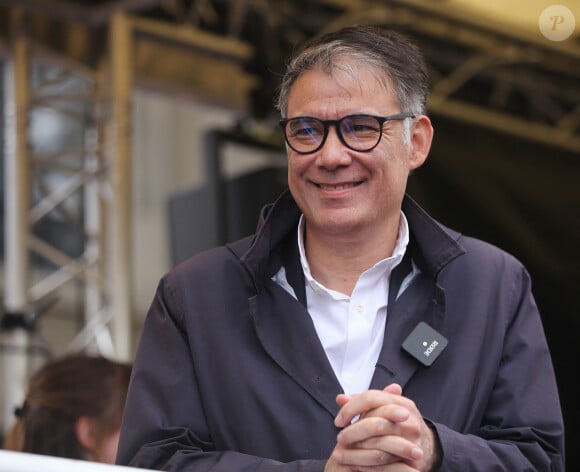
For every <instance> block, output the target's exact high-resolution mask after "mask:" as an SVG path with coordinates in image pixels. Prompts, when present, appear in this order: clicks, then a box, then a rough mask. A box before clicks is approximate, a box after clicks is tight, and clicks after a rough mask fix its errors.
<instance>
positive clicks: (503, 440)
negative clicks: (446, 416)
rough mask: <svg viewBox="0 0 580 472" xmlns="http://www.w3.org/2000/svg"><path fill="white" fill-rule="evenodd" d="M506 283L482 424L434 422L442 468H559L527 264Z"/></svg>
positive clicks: (550, 390) (555, 416)
mask: <svg viewBox="0 0 580 472" xmlns="http://www.w3.org/2000/svg"><path fill="white" fill-rule="evenodd" d="M518 267H519V269H520V270H519V273H517V275H516V276H515V277H514V278H513V281H512V282H513V283H512V284H511V286H509V287H506V290H509V291H511V293H510V296H509V297H508V298H510V299H511V300H512V305H511V307H510V309H509V310H508V311H509V313H508V314H507V316H504V317H500V318H499V319H503V320H504V321H505V323H506V326H505V337H504V339H503V352H502V356H501V360H500V363H499V368H498V371H497V376H496V379H495V382H494V385H493V389H492V391H491V394H490V397H489V399H488V401H487V404H486V406H485V412H484V417H483V418H482V421H481V426H480V427H479V430H478V431H477V432H476V433H475V434H461V433H459V432H457V431H454V430H453V429H451V428H449V427H447V426H445V425H443V424H435V425H434V426H435V428H436V430H437V433H438V436H439V439H440V442H441V445H442V449H443V451H444V460H443V464H442V467H441V470H442V471H466V470H469V471H472V472H474V471H482V472H484V471H490V470H509V471H514V472H515V471H546V472H548V471H551V472H555V471H564V470H565V467H564V428H563V420H562V413H561V407H560V403H559V398H558V391H557V387H556V380H555V375H554V371H553V367H552V361H551V357H550V353H549V350H548V346H547V343H546V339H545V335H544V331H543V327H542V324H541V319H540V315H539V312H538V309H537V306H536V303H535V301H534V298H533V296H532V293H531V282H530V278H529V275H528V273H527V272H526V270H525V269H524V268H523V267H521V266H519V265H518Z"/></svg>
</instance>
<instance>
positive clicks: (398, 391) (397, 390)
mask: <svg viewBox="0 0 580 472" xmlns="http://www.w3.org/2000/svg"><path fill="white" fill-rule="evenodd" d="M383 392H388V393H391V394H393V395H402V394H403V389H402V388H401V386H400V385H399V384H396V383H392V384H390V385H387V386H386V387H385V388H384V389H383Z"/></svg>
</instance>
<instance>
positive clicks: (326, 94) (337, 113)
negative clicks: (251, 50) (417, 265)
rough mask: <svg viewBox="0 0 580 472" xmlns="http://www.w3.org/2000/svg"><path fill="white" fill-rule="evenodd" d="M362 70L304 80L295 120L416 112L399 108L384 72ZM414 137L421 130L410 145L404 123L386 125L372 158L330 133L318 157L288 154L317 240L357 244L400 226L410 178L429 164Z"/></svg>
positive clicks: (293, 107) (291, 113) (293, 103)
mask: <svg viewBox="0 0 580 472" xmlns="http://www.w3.org/2000/svg"><path fill="white" fill-rule="evenodd" d="M356 70H357V73H356V74H354V75H352V74H351V75H349V74H347V73H345V72H341V71H337V72H335V73H334V74H333V75H332V76H331V75H328V74H326V73H325V72H323V71H321V70H318V69H315V70H311V71H308V72H306V73H304V74H302V75H301V76H300V77H299V78H298V79H297V80H296V82H295V83H294V85H293V86H292V89H291V91H290V95H289V97H288V116H287V117H288V118H294V117H298V116H313V117H316V118H320V119H322V120H329V119H334V120H337V119H340V118H342V117H344V116H346V115H352V114H369V115H378V116H387V115H392V114H396V113H399V112H402V111H403V112H404V111H408V110H400V109H399V106H398V104H397V100H396V98H395V95H394V93H393V91H392V90H391V87H389V88H388V89H387V87H385V84H384V83H383V82H382V81H379V80H378V79H377V77H378V74H377V73H376V71H375V72H373V71H372V70H367V69H364V68H359V69H356ZM422 120H423V121H421V126H422V125H425V122H424V121H425V120H426V122H427V123H428V119H427V118H426V117H422ZM428 127H429V129H430V124H429V125H428ZM413 130H415V124H413V128H412V132H411V142H410V143H409V144H404V142H403V122H402V121H389V122H386V123H385V124H384V126H383V136H382V138H381V141H380V142H379V144H378V145H377V146H376V147H375V148H374V149H373V150H371V151H369V152H357V151H353V150H351V149H349V148H347V147H346V146H345V145H344V144H342V142H341V141H340V139H339V138H338V136H337V134H336V129H335V127H334V126H330V129H329V132H328V137H327V139H326V142H325V143H324V146H322V148H321V149H319V150H318V151H316V152H314V153H312V154H304V155H303V154H298V153H296V152H295V151H293V150H292V149H290V148H288V183H289V187H290V191H291V192H292V195H293V196H294V199H295V200H296V202H297V203H298V206H299V207H300V209H301V210H302V212H303V213H304V216H305V218H306V222H307V228H308V232H309V234H311V233H312V232H313V231H316V232H318V234H320V235H322V234H326V235H341V236H349V235H351V236H353V237H356V236H357V235H364V234H369V233H367V232H368V231H371V232H373V234H378V233H374V232H376V231H378V232H379V233H380V232H383V231H392V230H393V228H395V227H398V222H399V215H400V208H401V202H402V199H403V196H404V193H405V188H406V185H407V178H408V175H409V172H410V170H411V169H413V168H415V167H418V166H419V165H421V164H422V163H423V161H424V159H425V157H426V152H420V153H419V154H420V156H419V158H418V157H417V152H416V149H415V147H416V146H414V141H415V137H414V134H415V133H414V131H413ZM429 144H430V135H429ZM427 149H428V146H427ZM423 154H424V156H423Z"/></svg>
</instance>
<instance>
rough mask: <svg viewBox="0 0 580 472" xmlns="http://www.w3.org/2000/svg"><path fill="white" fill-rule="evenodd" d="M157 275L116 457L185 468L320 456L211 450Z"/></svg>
mask: <svg viewBox="0 0 580 472" xmlns="http://www.w3.org/2000/svg"><path fill="white" fill-rule="evenodd" d="M169 292H170V289H168V288H167V286H166V285H165V284H164V281H163V280H162V281H161V282H160V284H159V287H158V289H157V292H156V295H155V298H154V300H153V303H152V304H151V307H150V310H149V313H148V314H147V318H146V320H145V324H144V327H143V332H142V335H141V340H140V342H139V347H138V350H137V355H136V358H135V363H134V366H133V374H132V378H131V383H130V386H129V392H128V396H127V402H126V406H125V412H124V417H123V423H122V427H121V436H120V441H119V450H118V454H117V463H118V464H121V465H131V466H134V467H142V468H149V469H158V470H165V471H179V472H187V471H193V470H195V471H196V472H203V471H212V472H222V471H223V472H237V471H248V472H249V471H257V472H268V471H280V472H282V471H288V472H291V471H296V472H298V471H300V472H302V471H303V472H314V471H322V470H323V469H324V464H325V461H320V460H303V461H294V462H290V463H280V462H277V461H274V460H269V459H266V458H261V457H254V456H250V455H246V454H241V453H237V452H234V451H216V450H215V447H214V445H213V443H212V438H211V434H210V432H209V427H208V424H207V422H206V418H205V416H204V409H203V404H202V401H201V398H200V393H199V389H198V386H197V383H196V373H195V370H194V365H193V362H192V360H191V351H190V349H189V346H188V336H187V333H186V332H185V331H184V330H183V327H182V326H181V325H180V322H179V321H180V319H179V318H180V315H179V314H178V313H177V311H178V310H176V309H175V307H174V306H172V303H174V302H175V299H176V297H177V294H175V293H169Z"/></svg>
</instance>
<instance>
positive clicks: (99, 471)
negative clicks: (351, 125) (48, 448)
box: [0, 450, 147, 472]
mask: <svg viewBox="0 0 580 472" xmlns="http://www.w3.org/2000/svg"><path fill="white" fill-rule="evenodd" d="M137 471H140V472H144V471H145V472H146V471H147V469H136V468H134V467H125V466H121V465H110V464H101V463H98V462H89V461H81V460H76V459H64V458H62V457H52V456H43V455H40V454H29V453H26V452H13V451H1V450H0V472H137Z"/></svg>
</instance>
